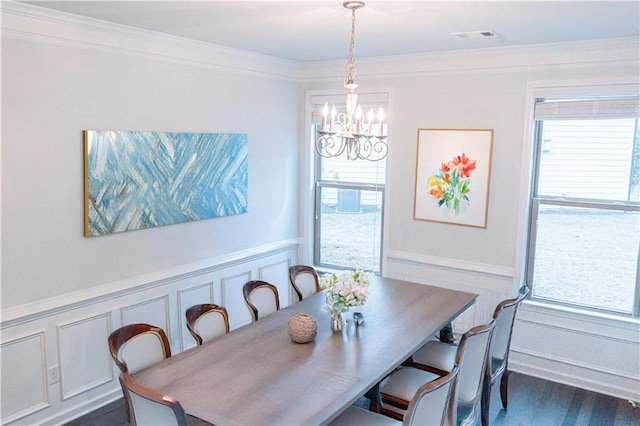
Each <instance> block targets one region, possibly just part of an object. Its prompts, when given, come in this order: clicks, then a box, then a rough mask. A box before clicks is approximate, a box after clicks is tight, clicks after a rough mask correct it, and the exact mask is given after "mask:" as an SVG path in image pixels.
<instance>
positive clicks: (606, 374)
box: [510, 302, 640, 402]
mask: <svg viewBox="0 0 640 426" xmlns="http://www.w3.org/2000/svg"><path fill="white" fill-rule="evenodd" d="M639 360H640V326H639V325H638V323H637V322H634V321H633V320H626V321H622V320H620V319H616V318H614V317H606V316H601V318H600V319H599V320H595V318H594V317H593V316H592V315H587V314H586V313H584V312H582V313H581V312H577V311H575V312H572V311H571V310H565V311H562V310H552V309H550V308H549V307H545V306H543V305H541V304H537V303H535V302H525V304H523V305H522V307H521V309H520V310H519V312H518V318H517V320H516V324H515V326H514V337H513V341H512V344H511V359H510V368H511V369H513V370H515V371H518V372H522V373H525V374H530V375H534V376H536V377H541V378H545V379H548V380H552V381H555V382H559V383H566V384H569V385H572V386H576V387H579V388H583V389H588V390H592V391H595V392H599V393H603V394H607V395H611V396H615V397H617V398H623V399H628V400H632V401H636V402H640V401H639V400H640V362H639Z"/></svg>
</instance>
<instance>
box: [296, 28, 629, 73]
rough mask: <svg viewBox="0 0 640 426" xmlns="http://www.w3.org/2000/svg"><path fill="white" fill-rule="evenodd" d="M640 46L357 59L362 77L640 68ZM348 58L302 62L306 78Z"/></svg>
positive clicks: (339, 67)
mask: <svg viewBox="0 0 640 426" xmlns="http://www.w3.org/2000/svg"><path fill="white" fill-rule="evenodd" d="M639 46H640V38H639V37H637V36H634V37H622V38H611V39H599V40H587V41H576V42H567V43H545V44H535V45H523V46H509V47H506V46H505V47H491V48H484V49H467V50H452V51H446V52H428V53H419V54H411V55H396V56H380V57H369V58H356V66H357V68H358V77H359V78H360V79H379V78H390V77H391V78H395V77H412V76H421V75H438V74H455V73H469V72H513V71H527V70H536V69H546V70H549V69H553V68H563V69H567V68H576V67H590V68H593V67H600V66H601V67H611V66H616V67H617V66H628V67H629V68H630V69H631V70H632V71H633V70H635V72H636V73H637V72H638V64H639V62H640V48H639ZM345 61H346V60H345ZM345 61H319V62H306V63H303V64H301V68H300V73H301V75H300V78H301V79H302V80H303V81H306V82H312V81H326V80H336V78H337V76H338V75H340V74H342V73H344V66H345Z"/></svg>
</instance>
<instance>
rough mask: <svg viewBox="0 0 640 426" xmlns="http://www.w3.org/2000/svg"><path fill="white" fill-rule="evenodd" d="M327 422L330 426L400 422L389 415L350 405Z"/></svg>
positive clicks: (387, 425)
mask: <svg viewBox="0 0 640 426" xmlns="http://www.w3.org/2000/svg"><path fill="white" fill-rule="evenodd" d="M329 424H330V425H332V426H340V425H345V426H352V425H353V426H398V425H401V424H402V423H400V422H399V421H397V420H394V419H392V418H391V417H387V416H383V415H382V414H377V413H374V412H371V411H368V410H365V409H364V408H360V407H355V406H353V405H352V406H351V407H349V408H347V409H346V410H345V411H344V412H343V413H342V414H340V415H339V416H338V417H336V418H335V419H334V420H333V421H332V422H331V423H329Z"/></svg>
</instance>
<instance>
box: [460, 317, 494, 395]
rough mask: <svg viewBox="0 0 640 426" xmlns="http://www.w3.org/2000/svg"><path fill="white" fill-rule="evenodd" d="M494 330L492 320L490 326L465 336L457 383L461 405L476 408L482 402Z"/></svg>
mask: <svg viewBox="0 0 640 426" xmlns="http://www.w3.org/2000/svg"><path fill="white" fill-rule="evenodd" d="M494 328H495V321H493V320H492V321H491V322H490V323H489V324H486V325H480V326H477V327H473V328H472V329H470V330H469V331H467V332H466V333H465V334H464V336H463V339H464V340H465V346H464V354H463V355H462V360H461V361H460V373H459V374H460V377H459V378H458V383H457V395H458V403H459V404H465V405H474V406H475V405H476V403H477V402H479V401H480V397H481V396H482V384H483V380H484V375H485V371H486V368H487V367H488V362H489V342H490V341H491V336H492V334H493V330H494ZM461 343H462V342H461Z"/></svg>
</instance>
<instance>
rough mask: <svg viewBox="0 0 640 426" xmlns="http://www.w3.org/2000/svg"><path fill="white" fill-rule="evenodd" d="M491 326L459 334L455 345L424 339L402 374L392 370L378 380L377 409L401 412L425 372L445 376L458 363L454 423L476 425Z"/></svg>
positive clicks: (491, 331) (490, 324) (399, 413)
mask: <svg viewBox="0 0 640 426" xmlns="http://www.w3.org/2000/svg"><path fill="white" fill-rule="evenodd" d="M494 327H495V322H494V321H491V322H490V323H489V324H486V325H481V326H477V327H473V328H472V329H470V330H469V331H467V332H466V333H465V334H464V335H463V336H462V339H460V343H459V344H458V345H451V344H448V343H442V342H440V341H436V340H432V341H429V342H427V343H426V344H425V345H424V346H423V347H422V348H420V349H419V350H418V351H417V352H416V353H415V354H414V355H413V356H412V361H411V362H408V363H406V366H404V367H403V369H404V370H405V371H404V373H403V374H402V375H396V374H395V373H394V374H392V375H391V376H389V377H388V378H387V379H385V380H383V382H381V384H380V396H381V399H382V407H381V410H380V411H381V412H382V413H385V414H387V413H388V414H389V415H396V416H397V415H404V413H405V407H407V406H408V396H409V395H411V394H412V392H413V389H415V387H416V383H417V382H419V381H421V380H423V379H424V378H425V377H427V376H426V375H427V374H433V375H435V376H436V377H440V376H444V375H446V374H448V373H449V372H451V371H452V370H453V368H454V367H455V366H456V365H459V368H460V373H459V377H458V381H457V385H456V395H457V398H456V403H457V408H456V419H457V420H456V422H455V423H456V424H462V425H469V424H475V422H477V421H478V420H479V419H480V400H481V397H482V389H483V387H482V386H483V381H484V374H485V369H486V367H487V363H488V353H489V341H490V339H491V335H492V333H493V330H494ZM401 371H402V370H401Z"/></svg>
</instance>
